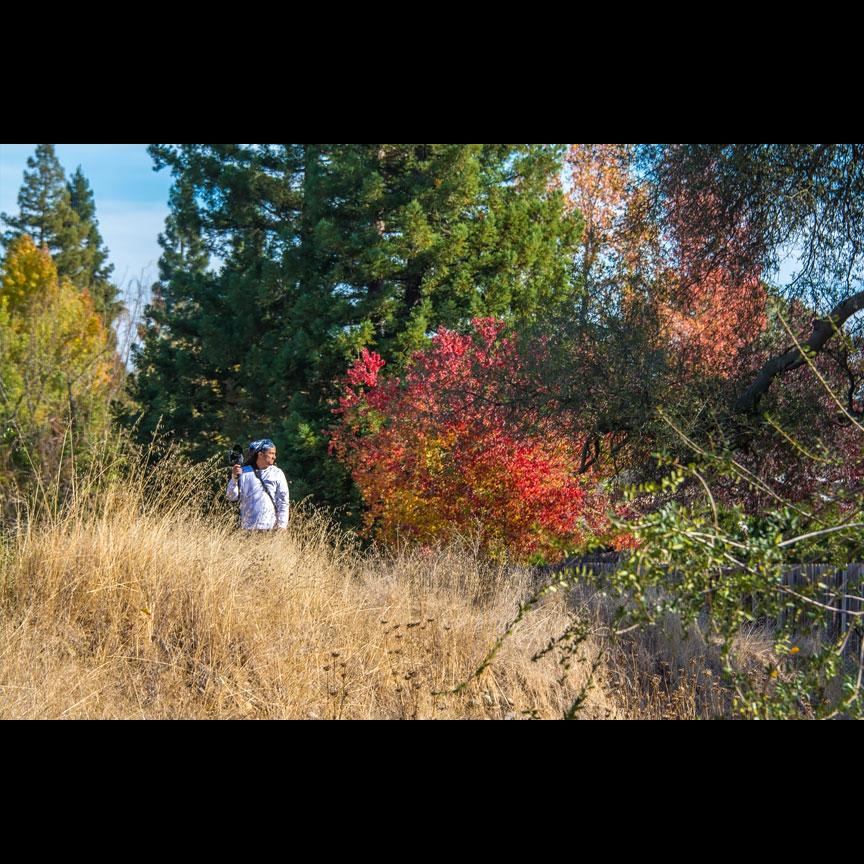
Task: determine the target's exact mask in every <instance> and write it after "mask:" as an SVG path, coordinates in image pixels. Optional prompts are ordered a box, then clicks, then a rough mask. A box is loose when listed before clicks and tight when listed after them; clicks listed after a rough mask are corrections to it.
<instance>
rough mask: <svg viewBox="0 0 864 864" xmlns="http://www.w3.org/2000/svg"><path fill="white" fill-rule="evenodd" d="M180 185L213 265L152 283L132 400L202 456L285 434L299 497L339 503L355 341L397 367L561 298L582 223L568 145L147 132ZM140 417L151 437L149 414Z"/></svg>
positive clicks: (182, 212) (180, 198)
mask: <svg viewBox="0 0 864 864" xmlns="http://www.w3.org/2000/svg"><path fill="white" fill-rule="evenodd" d="M150 152H151V155H152V156H153V157H154V160H155V161H156V165H157V167H158V168H166V167H167V168H170V169H171V171H172V174H173V175H174V177H175V178H176V180H175V184H177V185H178V186H181V187H182V188H183V190H184V192H183V194H182V195H179V194H178V195H177V196H175V197H174V198H173V199H172V217H173V219H174V224H175V225H176V226H177V227H178V228H179V227H181V226H182V227H183V230H189V231H193V232H195V233H196V236H200V237H201V238H202V239H203V241H204V242H205V243H206V246H207V248H208V249H209V251H210V252H211V253H212V254H213V256H214V257H216V258H218V259H220V261H221V266H220V268H219V269H218V270H216V271H214V270H207V271H205V270H202V269H199V270H197V271H194V272H190V271H189V270H188V269H174V271H173V272H172V273H171V274H168V279H167V280H166V281H163V282H162V283H161V288H160V290H161V291H162V295H161V299H162V302H163V303H164V306H163V307H162V308H160V309H158V310H157V309H153V310H152V313H153V314H152V315H151V316H150V320H149V322H148V325H149V326H148V332H147V335H146V337H145V340H144V344H143V346H142V349H141V351H140V352H139V354H138V357H137V359H136V367H137V370H138V371H137V373H136V376H135V380H134V381H133V382H132V392H133V394H134V398H135V399H136V400H137V401H138V402H139V403H140V404H142V405H143V406H146V405H147V403H148V402H150V401H151V400H152V402H153V404H158V405H159V407H160V409H164V410H160V411H159V413H158V417H159V418H161V422H162V424H163V426H164V427H165V428H169V429H171V430H172V431H173V432H174V434H175V435H176V436H177V437H178V438H179V439H180V440H182V441H184V442H185V446H188V447H189V448H191V449H193V450H194V451H196V452H197V455H199V456H203V455H209V454H212V453H213V452H214V451H215V450H216V449H217V448H219V447H224V446H225V445H227V444H230V443H233V442H234V441H235V440H241V439H242V438H243V437H244V436H249V437H251V436H253V435H254V436H256V437H258V436H260V435H262V434H267V435H269V436H271V437H274V438H278V439H280V440H279V446H280V464H283V465H284V466H285V467H286V469H287V471H288V474H289V476H291V477H292V478H293V480H294V490H293V494H295V496H297V495H299V496H300V497H304V496H305V495H306V494H314V495H315V496H316V497H317V498H318V499H319V500H325V501H327V502H328V503H340V502H341V501H344V500H345V499H346V497H347V496H348V495H349V486H350V484H348V483H347V482H346V480H345V477H344V472H343V471H342V469H341V468H337V467H336V466H335V460H328V459H327V456H326V453H327V444H328V441H327V439H326V436H325V434H324V432H323V430H324V429H326V428H327V427H329V425H330V421H331V411H332V407H333V404H334V402H333V400H334V397H335V392H336V390H335V388H336V385H337V383H338V381H339V379H340V378H341V376H342V375H344V373H345V370H346V369H347V367H348V364H349V363H350V362H351V361H352V360H353V359H354V357H356V356H357V354H358V353H359V351H360V349H361V348H362V347H364V346H366V345H369V346H374V347H375V350H376V351H378V352H379V353H380V354H382V356H385V357H386V358H387V359H388V361H391V362H392V363H394V364H398V363H399V362H400V361H402V360H404V359H406V358H407V357H408V356H410V353H411V351H412V350H413V349H415V348H417V347H420V346H421V345H423V344H425V340H426V339H427V336H428V334H429V333H430V332H431V331H433V330H435V329H437V328H438V327H439V326H444V325H446V326H450V327H459V326H468V325H469V323H470V321H471V319H472V318H473V317H475V316H477V315H482V314H490V315H500V316H504V317H510V318H513V319H514V320H519V319H520V318H530V317H532V316H536V315H538V314H543V311H544V309H548V307H549V304H551V303H555V302H558V301H559V300H561V301H563V300H565V299H566V298H567V297H568V296H569V291H570V281H569V277H570V274H569V269H568V263H567V262H568V257H569V256H568V253H569V252H572V249H573V244H574V243H575V242H576V239H577V229H578V223H577V221H576V220H574V219H570V218H568V217H567V216H566V215H565V212H564V206H563V198H562V196H561V194H560V192H559V191H558V190H557V188H556V186H555V179H556V178H557V172H558V171H559V169H560V162H561V156H562V153H563V151H562V149H561V145H541V144H258V145H241V144H181V145H151V149H150ZM147 410H148V415H149V421H148V422H147V423H143V424H142V425H141V426H140V427H139V428H140V431H141V432H142V433H143V434H148V433H150V432H152V431H153V429H154V428H155V423H156V420H157V414H156V412H155V411H154V410H152V408H148V409H147Z"/></svg>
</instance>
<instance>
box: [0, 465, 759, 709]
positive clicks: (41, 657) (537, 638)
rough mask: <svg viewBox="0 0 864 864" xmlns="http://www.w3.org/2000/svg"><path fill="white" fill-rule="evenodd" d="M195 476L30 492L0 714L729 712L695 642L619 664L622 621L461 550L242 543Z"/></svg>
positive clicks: (173, 471)
mask: <svg viewBox="0 0 864 864" xmlns="http://www.w3.org/2000/svg"><path fill="white" fill-rule="evenodd" d="M207 470H212V469H207ZM207 470H204V469H202V470H200V471H196V470H193V469H188V468H187V469H182V468H178V467H177V466H172V467H170V468H168V467H166V468H163V469H161V471H162V472H164V473H163V475H162V476H158V472H156V473H154V472H153V470H151V469H146V470H145V469H143V468H136V469H134V470H131V471H127V472H126V473H125V474H124V475H123V476H122V478H121V477H120V475H117V476H113V475H112V477H113V479H112V477H109V475H111V471H103V473H102V474H101V475H99V476H97V477H91V478H90V479H89V480H88V481H87V482H82V484H81V485H80V487H79V488H78V489H77V490H75V492H74V493H73V494H72V495H71V496H70V497H68V498H67V499H66V500H64V503H63V504H62V505H60V504H58V503H56V502H55V503H51V501H50V496H47V494H46V495H43V500H42V501H41V503H38V504H37V505H34V507H32V508H31V510H30V512H29V513H28V514H27V518H26V519H22V520H20V522H19V525H18V528H17V529H16V530H7V533H6V535H5V538H4V539H3V540H2V546H0V554H2V571H0V718H3V719H6V720H25V719H31V720H35V719H46V720H60V719H66V720H82V719H88V720H89V719H100V720H108V719H110V720H119V719H127V720H133V719H139V720H145V719H147V720H156V719H165V720H167V719H172V720H179V719H184V720H241V719H242V720H506V719H513V720H519V719H527V718H532V719H543V720H555V719H561V718H563V717H566V716H568V715H571V713H572V716H574V717H575V718H576V719H697V718H698V719H706V718H710V717H715V716H718V715H719V714H722V713H723V712H724V711H725V710H727V709H728V706H729V696H728V694H727V693H725V692H724V691H723V689H722V688H721V687H720V686H719V684H718V681H719V669H720V664H719V660H718V658H717V657H714V656H712V652H711V651H710V649H709V648H708V646H706V644H705V643H704V641H702V640H701V639H700V638H699V635H698V633H693V634H690V635H689V636H687V637H686V638H685V636H684V635H683V634H681V635H680V637H675V636H674V633H675V628H674V622H673V626H672V627H670V630H669V632H670V633H671V634H673V635H672V636H670V635H669V633H667V634H665V635H664V636H663V637H662V638H661V637H660V636H659V635H658V634H652V633H647V634H642V635H634V636H633V637H632V638H631V639H629V640H624V641H621V642H618V643H616V645H615V647H614V648H612V647H611V646H610V644H609V642H608V639H607V635H608V627H609V622H610V620H611V617H612V613H613V610H612V609H611V608H610V607H609V604H608V603H607V601H605V600H604V598H603V597H602V596H600V595H597V594H592V593H590V591H588V590H587V589H586V590H585V591H583V592H579V591H576V590H573V591H567V592H555V593H552V592H550V593H547V594H545V595H543V596H541V597H539V598H537V597H536V591H537V587H538V584H537V577H536V574H535V573H533V572H532V571H531V570H530V569H528V568H521V569H520V568H518V567H506V568H505V567H498V568H495V567H492V566H490V565H488V564H484V563H483V562H480V561H478V560H476V558H475V556H474V555H473V554H472V553H471V550H470V548H468V547H466V548H464V549H463V548H459V547H458V546H454V547H450V548H447V549H441V550H436V551H429V550H426V551H425V552H423V553H420V552H408V551H406V552H403V553H399V554H395V553H386V552H380V551H379V552H368V551H366V552H365V553H364V552H362V551H361V550H360V549H359V547H358V546H357V545H356V544H355V543H354V542H353V540H352V538H351V537H350V536H347V535H341V534H340V533H339V532H338V531H337V530H336V529H335V528H334V525H333V523H332V522H331V521H330V520H328V519H327V517H326V516H324V515H321V514H319V513H316V512H315V511H314V510H312V509H311V508H306V507H304V506H302V505H301V506H295V507H294V510H293V514H292V523H291V527H290V529H289V530H288V532H285V533H283V534H267V535H264V536H257V535H250V534H248V533H246V532H240V531H238V530H237V529H236V527H235V523H236V511H234V510H233V509H232V508H230V507H228V506H227V505H225V504H224V503H223V502H221V499H219V497H218V496H215V497H214V494H213V493H212V492H207V491H205V490H206V489H207V488H212V487H208V486H207V483H208V482H209V477H208V475H207ZM178 472H179V473H180V475H181V477H180V479H179V480H178ZM220 472H221V473H222V474H227V472H226V471H225V470H224V469H220ZM205 499H206V502H207V506H203V507H202V501H204V500H205ZM46 502H47V503H46ZM529 601H530V602H529ZM523 607H524V609H525V611H524V614H522V615H520V609H523ZM514 621H517V622H518V623H515V624H514ZM568 628H570V629H571V630H572V629H573V628H576V629H578V630H579V632H580V633H582V634H583V637H584V638H583V639H582V640H579V641H578V642H574V644H575V645H576V646H577V647H576V649H575V650H573V651H568V649H567V639H566V638H565V639H562V640H561V641H560V642H558V643H557V645H556V646H555V647H554V650H548V651H547V649H549V648H550V647H551V646H550V641H551V640H553V639H555V638H556V636H557V635H558V634H562V633H567V632H568ZM508 633H509V635H506V638H504V637H505V634H508ZM751 638H753V637H751ZM753 642H754V654H755V653H758V650H759V649H758V640H756V639H754V640H753ZM490 657H491V660H490ZM486 661H490V662H488V664H487V662H486ZM574 706H575V707H578V711H575V712H573V708H574Z"/></svg>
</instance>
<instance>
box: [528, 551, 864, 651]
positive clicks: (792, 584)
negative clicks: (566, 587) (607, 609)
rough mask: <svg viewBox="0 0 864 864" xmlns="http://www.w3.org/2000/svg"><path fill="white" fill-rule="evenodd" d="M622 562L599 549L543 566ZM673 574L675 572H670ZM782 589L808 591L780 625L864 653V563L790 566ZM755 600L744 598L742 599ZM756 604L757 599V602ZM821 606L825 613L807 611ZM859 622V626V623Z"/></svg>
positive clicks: (613, 566)
mask: <svg viewBox="0 0 864 864" xmlns="http://www.w3.org/2000/svg"><path fill="white" fill-rule="evenodd" d="M620 563H621V557H620V555H618V554H617V553H611V552H610V553H599V554H595V555H586V556H583V557H581V558H574V559H568V560H567V561H563V562H561V563H560V564H555V565H551V566H548V567H542V568H540V570H541V575H543V576H545V575H552V574H555V573H564V572H567V571H574V570H575V571H577V572H578V571H580V570H581V569H582V568H584V569H585V570H588V571H590V572H592V573H594V574H602V573H614V572H615V570H617V569H618V566H619V564H620ZM670 576H671V577H672V578H674V575H672V574H670ZM781 591H782V592H783V593H784V594H786V595H787V596H791V595H799V596H802V598H803V596H804V595H806V600H804V599H802V601H801V604H800V605H797V606H795V607H794V614H796V616H797V620H795V621H791V622H790V621H789V620H788V619H787V618H786V616H787V615H788V614H790V613H789V611H784V612H782V613H781V617H780V619H779V620H778V622H777V623H778V625H780V626H787V625H790V624H791V627H792V629H793V630H794V631H796V632H799V633H802V634H807V635H812V636H814V637H820V638H823V639H824V638H827V639H829V640H831V641H837V640H839V639H840V638H841V637H844V636H845V637H846V638H847V642H846V645H845V646H844V653H846V654H853V655H855V654H857V655H859V656H861V652H862V650H864V564H850V565H848V566H847V567H835V566H832V565H830V564H806V565H800V566H797V567H792V568H790V569H789V570H788V571H787V572H786V573H784V575H783V586H782V589H781ZM748 601H749V602H753V601H752V600H751V598H742V602H748ZM754 607H755V603H754ZM806 609H809V610H813V609H817V610H820V609H821V611H822V613H823V614H822V615H819V616H813V615H807V614H806V612H805V610H806ZM856 624H857V626H856Z"/></svg>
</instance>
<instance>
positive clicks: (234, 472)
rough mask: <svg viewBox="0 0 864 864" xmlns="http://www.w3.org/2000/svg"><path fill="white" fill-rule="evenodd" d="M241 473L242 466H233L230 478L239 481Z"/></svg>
mask: <svg viewBox="0 0 864 864" xmlns="http://www.w3.org/2000/svg"><path fill="white" fill-rule="evenodd" d="M242 473H243V466H242V465H234V466H233V467H232V468H231V476H232V477H233V478H234V479H235V480H239V479H240V475H241V474H242Z"/></svg>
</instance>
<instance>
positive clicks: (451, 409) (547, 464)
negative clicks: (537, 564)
mask: <svg viewBox="0 0 864 864" xmlns="http://www.w3.org/2000/svg"><path fill="white" fill-rule="evenodd" d="M473 326H474V329H473V332H471V333H469V334H465V335H461V334H458V333H456V332H454V331H451V330H446V329H441V330H439V331H438V332H437V333H436V335H435V336H434V337H433V339H432V344H431V347H430V348H429V349H428V350H426V351H422V352H417V353H416V354H415V355H414V356H413V358H412V361H411V363H410V364H409V365H408V367H407V369H406V372H405V374H404V377H402V378H397V377H391V378H386V377H384V376H383V375H382V370H383V367H384V363H383V361H382V360H381V358H380V357H379V356H378V355H377V354H375V353H374V352H370V351H368V350H366V349H364V351H363V353H362V354H361V356H360V357H359V358H358V360H357V361H356V362H355V363H354V365H353V366H352V367H351V369H350V371H349V373H348V376H347V377H346V379H345V385H346V388H345V392H344V395H343V397H342V398H341V400H340V404H339V407H338V409H336V411H335V413H336V414H337V415H338V417H339V424H338V425H337V427H336V428H335V429H334V430H332V445H331V450H332V452H334V453H335V454H336V455H337V456H338V457H339V458H340V459H341V460H343V462H344V463H345V464H347V465H348V466H349V467H350V469H351V471H352V475H353V477H354V480H355V481H356V483H357V485H358V487H359V489H360V491H361V493H362V495H363V498H364V501H365V503H366V505H367V507H368V513H367V529H368V531H369V533H370V535H372V536H373V537H375V538H376V539H377V540H379V541H382V542H385V543H396V542H398V541H411V542H416V543H421V544H434V543H436V542H438V541H447V540H450V539H453V538H454V537H456V536H463V537H466V536H468V537H471V538H472V539H478V538H479V541H480V543H481V545H482V547H483V549H484V551H485V552H487V553H489V554H492V555H497V556H506V557H508V558H510V559H513V560H528V559H530V558H532V557H534V558H542V559H543V560H547V561H554V560H557V559H559V558H561V557H562V556H564V555H565V554H567V553H568V552H570V551H572V550H575V549H578V548H580V547H582V546H583V545H584V544H586V543H587V542H588V541H591V540H596V539H597V538H599V537H602V536H603V535H604V532H605V531H606V529H607V524H606V509H607V507H608V506H609V501H608V498H607V496H606V494H605V493H604V492H603V491H601V489H600V488H599V486H598V480H599V478H598V477H596V476H594V475H590V474H584V475H582V476H579V474H578V470H577V468H578V463H579V453H578V451H579V448H578V447H574V446H573V444H572V442H571V441H570V440H568V438H567V437H565V436H563V435H562V434H561V433H560V432H558V431H556V430H555V428H554V426H553V425H552V424H551V423H548V422H546V421H545V420H544V419H543V416H541V415H540V414H539V413H538V412H537V411H536V409H533V408H530V407H527V406H523V405H521V404H520V394H522V393H523V392H524V391H525V390H526V389H530V388H531V387H532V386H533V382H530V381H528V380H527V378H526V374H525V372H524V369H523V365H522V363H521V362H520V351H519V343H518V339H517V338H516V337H515V336H508V335H505V334H504V329H503V324H502V323H501V322H499V321H496V320H493V319H478V320H475V321H474V322H473Z"/></svg>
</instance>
